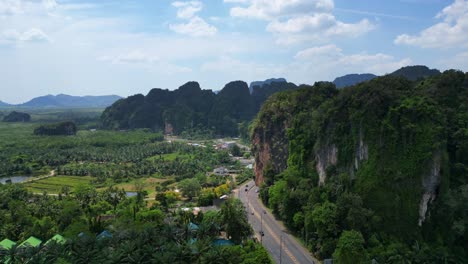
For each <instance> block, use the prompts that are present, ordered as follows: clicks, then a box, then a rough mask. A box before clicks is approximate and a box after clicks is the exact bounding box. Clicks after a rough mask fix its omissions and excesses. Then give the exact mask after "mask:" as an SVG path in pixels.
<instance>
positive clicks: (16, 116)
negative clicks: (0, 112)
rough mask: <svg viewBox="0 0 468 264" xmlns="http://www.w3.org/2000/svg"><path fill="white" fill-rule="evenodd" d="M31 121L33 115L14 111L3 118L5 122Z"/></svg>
mask: <svg viewBox="0 0 468 264" xmlns="http://www.w3.org/2000/svg"><path fill="white" fill-rule="evenodd" d="M29 121H31V115H29V114H28V113H22V112H16V111H13V112H11V113H9V114H8V115H6V116H4V117H3V122H29Z"/></svg>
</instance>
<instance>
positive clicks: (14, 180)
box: [0, 176, 34, 184]
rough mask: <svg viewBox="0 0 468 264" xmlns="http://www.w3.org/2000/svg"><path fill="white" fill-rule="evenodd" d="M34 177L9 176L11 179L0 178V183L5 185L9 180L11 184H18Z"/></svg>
mask: <svg viewBox="0 0 468 264" xmlns="http://www.w3.org/2000/svg"><path fill="white" fill-rule="evenodd" d="M33 177H34V176H11V177H2V178H0V183H1V184H5V183H6V181H8V180H11V183H20V182H24V181H27V180H29V179H30V178H33Z"/></svg>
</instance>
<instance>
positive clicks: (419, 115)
mask: <svg viewBox="0 0 468 264" xmlns="http://www.w3.org/2000/svg"><path fill="white" fill-rule="evenodd" d="M416 75H417V74H416ZM467 102H468V74H466V73H463V72H459V71H454V70H451V71H446V72H444V73H442V74H438V75H435V76H433V77H430V78H427V79H419V80H418V81H416V82H411V81H409V80H407V79H404V78H401V77H394V76H384V77H379V78H376V79H373V80H371V81H369V82H365V83H361V84H358V85H356V86H353V87H349V88H345V89H343V90H337V89H336V88H335V87H334V85H333V84H331V83H316V84H315V85H314V86H313V87H303V88H301V89H299V90H296V91H292V92H283V93H278V94H275V95H274V96H272V97H271V98H270V99H269V100H268V101H267V102H266V103H265V104H264V106H263V107H262V110H261V112H260V113H259V115H258V117H257V119H256V120H255V121H254V122H253V129H252V132H253V134H252V139H253V141H254V153H255V155H256V162H257V168H261V171H259V172H260V176H261V177H263V179H262V178H259V180H263V182H264V186H263V187H262V188H261V192H260V195H261V197H262V199H263V201H264V203H265V204H267V205H269V206H270V207H271V208H272V209H273V212H274V213H275V214H276V215H277V216H278V217H279V218H280V219H281V220H283V221H284V223H285V224H286V225H287V226H288V228H289V229H290V230H291V231H292V232H294V233H295V234H296V235H297V236H299V237H300V238H301V239H302V240H303V241H304V243H305V244H306V245H307V246H308V247H309V248H310V249H311V251H312V252H314V254H315V255H316V256H318V257H321V258H329V257H332V256H333V258H334V259H335V260H336V261H337V262H338V263H348V262H349V263H363V262H364V263H365V262H370V261H371V260H372V259H375V260H376V261H377V262H378V263H464V262H465V261H466V259H467V258H468V256H467V251H466V249H467V248H468V244H467V240H466V237H467V233H466V232H467V230H468V221H467V219H468V215H467V214H466V213H467V210H468V207H467V203H466V201H467V197H468V196H467V195H466V194H467V192H466V190H467V189H468V187H467V186H468V159H467V157H468V112H467V110H468V108H467ZM267 150H268V152H267ZM265 156H268V157H270V158H269V160H267V159H265ZM425 205H427V211H425V209H424V208H426V207H425ZM356 252H359V254H357V253H356Z"/></svg>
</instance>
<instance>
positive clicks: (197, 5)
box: [172, 1, 203, 19]
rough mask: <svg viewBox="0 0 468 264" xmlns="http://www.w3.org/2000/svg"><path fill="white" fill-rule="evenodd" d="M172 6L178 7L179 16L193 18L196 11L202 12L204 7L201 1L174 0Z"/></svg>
mask: <svg viewBox="0 0 468 264" xmlns="http://www.w3.org/2000/svg"><path fill="white" fill-rule="evenodd" d="M172 6H174V7H176V8H177V9H178V10H177V17H178V18H185V19H189V18H192V17H193V16H194V15H195V14H196V13H198V12H200V11H201V10H202V8H203V4H202V2H200V1H189V2H180V1H177V2H173V3H172Z"/></svg>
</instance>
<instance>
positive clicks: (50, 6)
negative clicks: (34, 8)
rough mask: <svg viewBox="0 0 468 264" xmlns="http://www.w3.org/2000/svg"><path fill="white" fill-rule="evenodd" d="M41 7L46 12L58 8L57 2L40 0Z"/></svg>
mask: <svg viewBox="0 0 468 264" xmlns="http://www.w3.org/2000/svg"><path fill="white" fill-rule="evenodd" d="M42 5H43V6H44V8H45V9H47V10H51V9H54V8H56V7H57V6H58V4H57V2H56V1H55V0H42Z"/></svg>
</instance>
